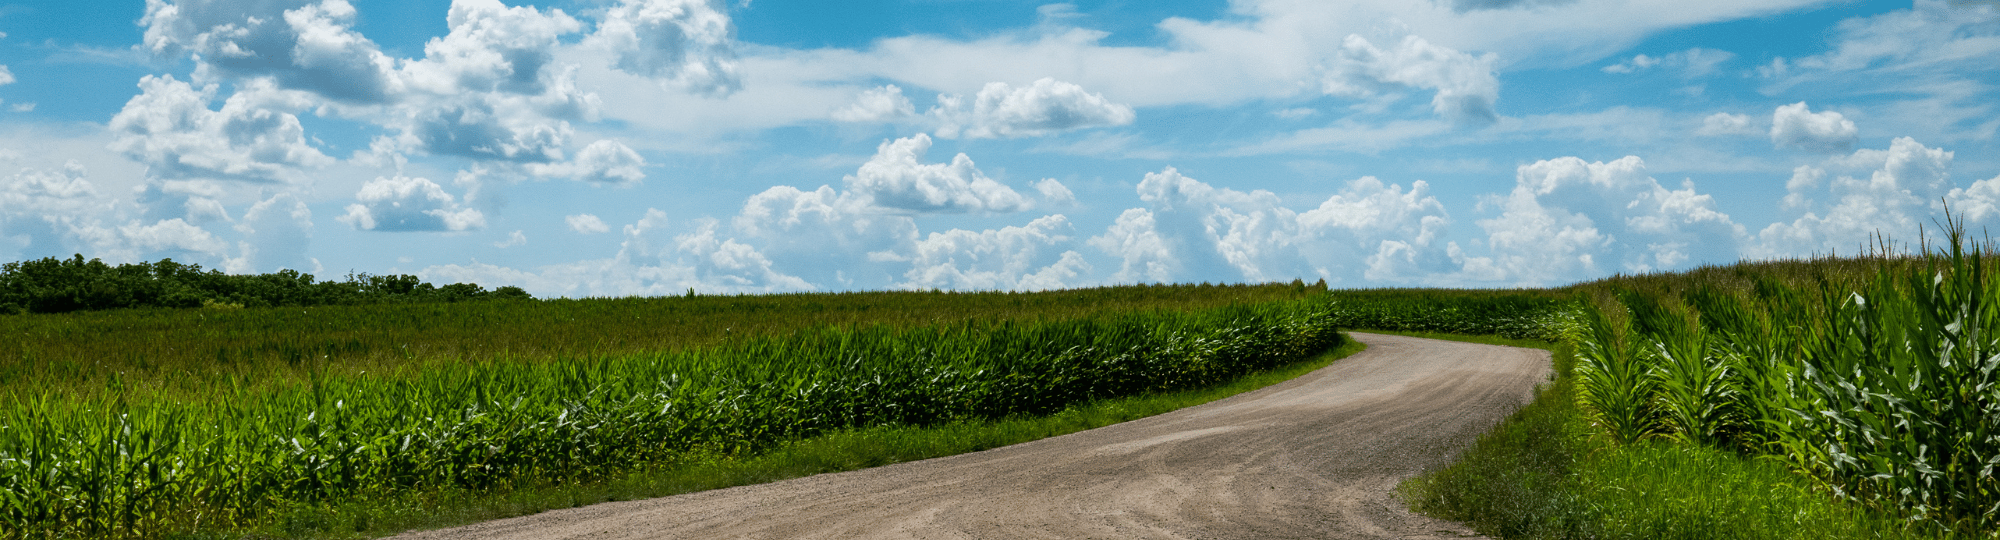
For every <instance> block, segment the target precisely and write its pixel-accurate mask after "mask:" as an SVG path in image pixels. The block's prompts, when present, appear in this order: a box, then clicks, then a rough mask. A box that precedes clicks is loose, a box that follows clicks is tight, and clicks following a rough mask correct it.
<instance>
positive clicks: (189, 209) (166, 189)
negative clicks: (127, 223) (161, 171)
mask: <svg viewBox="0 0 2000 540" xmlns="http://www.w3.org/2000/svg"><path fill="white" fill-rule="evenodd" d="M224 193H225V192H224V190H223V189H222V185H221V184H218V183H215V182H212V181H208V180H160V179H157V178H155V179H150V180H148V181H147V182H146V184H145V185H143V186H140V188H139V191H138V193H137V194H136V196H135V197H134V198H133V202H135V203H138V205H139V208H141V209H142V210H143V211H144V215H143V217H144V218H145V219H148V220H155V221H157V220H164V219H174V218H182V219H185V220H187V221H188V222H189V223H193V224H196V225H202V224H207V223H209V222H213V221H229V211H228V210H227V209H225V208H223V206H222V200H221V199H222V198H223V196H224Z"/></svg>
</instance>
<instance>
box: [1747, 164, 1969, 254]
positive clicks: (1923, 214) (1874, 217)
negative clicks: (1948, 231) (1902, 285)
mask: <svg viewBox="0 0 2000 540" xmlns="http://www.w3.org/2000/svg"><path fill="white" fill-rule="evenodd" d="M1951 160H1952V153H1951V152H1949V151H1946V150H1943V149H1939V148H1929V147H1926V146H1924V145H1923V144H1922V143H1918V142H1917V141H1916V139H1912V138H1909V137H1899V138H1897V139H1896V140H1895V141H1893V142H1891V143H1890V145H1889V148H1888V149H1886V150H1877V149H1872V148H1863V149H1861V150H1856V151H1855V152H1854V153H1853V154H1852V155H1848V156H1840V157H1836V158H1834V159H1830V160H1828V163H1827V167H1829V168H1832V169H1837V170H1841V171H1843V172H1854V173H1859V172H1865V173H1866V175H1865V176H1862V175H1858V174H1840V175H1838V176H1837V177H1836V178H1834V179H1833V180H1831V181H1824V183H1825V184H1826V187H1825V189H1824V190H1823V191H1822V190H1821V189H1820V185H1821V184H1822V182H1823V179H1824V178H1825V177H1826V176H1828V175H1829V174H1830V173H1829V172H1828V171H1824V170H1820V169H1817V168H1812V167H1800V169H1799V170H1798V171H1797V172H1795V173H1794V174H1793V178H1792V181H1791V182H1788V183H1787V186H1786V187H1787V188H1788V191H1790V192H1791V193H1790V194H1789V195H1787V196H1786V197H1785V208H1787V209H1790V210H1797V211H1802V213H1801V214H1793V215H1797V216H1798V217H1797V218H1795V219H1793V220H1792V221H1791V222H1789V223H1787V222H1783V221H1780V222H1777V223H1772V224H1771V225H1769V226H1767V227H1765V228H1764V229H1763V230H1761V231H1759V232H1758V233H1757V239H1758V241H1759V244H1758V245H1757V246H1754V249H1752V250H1750V252H1751V254H1752V255H1753V256H1755V257H1757V258H1769V257H1786V256H1806V255H1812V254H1825V253H1835V252H1839V253H1846V254H1850V255H1852V254H1855V253H1857V252H1858V251H1859V250H1863V249H1865V248H1866V247H1868V246H1871V245H1873V242H1874V240H1875V239H1876V238H1877V235H1885V236H1887V237H1889V238H1891V239H1895V240H1896V241H1898V242H1914V241H1915V240H1916V238H1917V234H1918V231H1919V229H1920V228H1921V227H1923V226H1924V225H1926V224H1928V221H1929V218H1930V217H1931V216H1932V215H1933V213H1934V212H1936V211H1938V210H1941V209H1942V208H1941V206H1942V204H1944V203H1945V202H1946V201H1949V202H1951V203H1952V204H1954V205H1964V206H1966V207H1968V208H1977V207H1980V206H1981V202H1982V198H1983V197H1982V195H1983V193H1984V192H1985V190H1987V189H1990V186H1980V185H1979V184H1977V183H1975V184H1974V186H1973V188H1972V189H1968V190H1959V189H1954V188H1953V186H1952V183H1951V176H1950V173H1949V171H1950V168H1951Z"/></svg>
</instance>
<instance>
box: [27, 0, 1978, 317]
mask: <svg viewBox="0 0 2000 540" xmlns="http://www.w3.org/2000/svg"><path fill="white" fill-rule="evenodd" d="M0 33H4V35H0V262H11V261H21V260H29V259H39V258H43V257H63V258H67V257H70V256H72V255H78V254H80V255H82V256H83V257H85V258H97V259H102V260H104V261H105V262H107V263H131V262H140V261H156V260H159V259H162V258H172V259H173V260H175V261H179V262H183V263H194V264H200V265H203V267H205V268H213V269H218V270H222V271H226V272H231V273H266V272H273V271H277V270H280V269H292V270H297V271H301V272H308V273H311V274H314V275H316V276H318V277H319V278H321V279H341V278H343V277H344V276H347V275H350V274H360V273H367V274H415V275H418V276H421V277H422V278H424V279H425V280H427V281H430V282H433V283H440V284H442V283H453V282H471V283H478V284H480V285H483V286H486V287H488V288H493V287H499V286H504V285H514V286H519V287H522V288H524V289H526V290H527V291H529V292H530V293H533V294H535V295H537V296H543V297H552V296H568V297H602V296H629V295H662V294H684V293H686V292H687V291H689V290H693V291H696V292H698V293H703V294H739V293H769V292H792V291H844V290H881V289H923V290H928V289H944V290H1044V289H1056V288H1074V287H1088V286H1099V285H1115V284H1130V283H1197V282H1211V283H1237V282H1253V283H1255V282H1274V281H1275V282H1284V281H1291V280H1293V279H1303V280H1305V281H1307V282H1311V281H1315V280H1320V279H1323V280H1325V281H1326V282H1327V284H1328V285H1329V286H1333V287H1342V288H1360V287H1403V286H1421V287H1524V286H1526V287H1533V286H1551V285H1562V284H1567V283H1573V282H1577V281H1583V280H1590V279H1596V278H1600V277H1604V276H1609V275H1614V274H1621V273H1622V274H1633V273H1644V272H1656V271H1671V270H1679V269H1687V268H1692V267H1696V266H1700V265H1705V264H1728V263H1733V262H1736V261H1739V260H1746V259H1748V260H1758V259H1772V258H1786V257H1805V256H1814V255H1822V254H1853V253H1856V252H1858V251H1860V250H1862V249H1863V248H1864V247H1865V246H1868V245H1870V244H1871V243H1872V242H1873V241H1874V239H1875V238H1879V237H1882V236H1886V237H1888V238H1890V239H1893V240H1895V241H1900V242H1913V241H1915V240H1916V239H1918V238H1919V235H1921V234H1926V233H1925V232H1923V231H1926V230H1927V231H1929V233H1928V234H1932V235H1935V233H1936V230H1937V228H1938V224H1939V223H1942V222H1943V221H1944V220H1945V215H1946V211H1947V210H1948V211H1949V212H1950V214H1951V215H1952V216H1953V217H1955V218H1957V219H1962V220H1964V221H1965V222H1966V223H1967V224H1968V225H1969V226H1970V227H1971V228H1972V230H1974V231H1975V232H1978V231H1983V230H1986V229H1995V230H2000V153H1996V150H2000V145H1996V142H1995V135H1996V131H2000V92H1996V89H2000V60H1996V59H2000V2H1995V1H1991V0H1916V1H1915V2H1914V3H1913V2H1909V1H1903V2H1882V1H1862V0H1852V1H1825V0H1681V1H1674V2H1663V1H1637V0H1345V1H1324V0H1232V1H1214V0H1187V1H1171V0H1149V1H1144V2H1138V1H1131V0H1108V1H1079V2H1074V3H1044V2H1041V1H1033V2H1029V1H1016V0H857V1H843V2H826V1H821V0H788V1H781V0H577V1H551V2H547V3H522V2H513V1H507V2H502V1H500V0H452V1H433V0H145V1H144V2H133V1H122V2H80V3H79V2H67V1H54V0H45V1H41V0H38V1H30V2H14V3H6V4H4V5H0Z"/></svg>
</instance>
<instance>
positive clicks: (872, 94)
mask: <svg viewBox="0 0 2000 540" xmlns="http://www.w3.org/2000/svg"><path fill="white" fill-rule="evenodd" d="M916 114H917V107H916V105H914V104H911V103H910V98H907V97H904V96H903V89H902V88H897V87H896V85H893V84H890V85H884V86H882V87H881V88H871V89H868V90H863V91H862V92H861V95H859V96H855V98H854V102H853V103H849V104H848V105H847V106H846V107H841V108H840V109H839V110H835V111H833V119H834V120H839V121H842V122H889V121H895V120H900V119H904V118H908V117H911V116H915V115H916Z"/></svg>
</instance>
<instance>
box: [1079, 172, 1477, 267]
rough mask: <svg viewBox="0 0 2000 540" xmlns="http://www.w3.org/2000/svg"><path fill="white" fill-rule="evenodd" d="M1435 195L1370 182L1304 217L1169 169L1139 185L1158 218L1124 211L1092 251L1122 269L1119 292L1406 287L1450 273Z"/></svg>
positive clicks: (1261, 196)
mask: <svg viewBox="0 0 2000 540" xmlns="http://www.w3.org/2000/svg"><path fill="white" fill-rule="evenodd" d="M1428 190H1429V185H1428V184H1426V183H1424V182H1416V183H1413V184H1412V185H1411V187H1410V189H1409V190H1408V191H1405V190H1404V189H1403V187H1402V186H1399V185H1391V184H1385V183H1383V182H1382V181H1381V180H1379V179H1376V178H1374V177H1362V178H1359V179H1356V180H1354V181H1352V182H1349V183H1348V184H1347V185H1346V186H1345V187H1344V189H1342V190H1341V191H1340V192H1339V193H1336V194H1334V195H1333V196H1331V197H1328V198H1327V200H1326V201H1324V202H1322V203H1321V204H1320V205H1319V206H1318V207H1317V208H1313V209H1310V210H1307V211H1305V212H1299V211H1296V210H1292V209H1290V208H1287V207H1285V206H1284V205H1283V204H1282V201H1280V200H1279V198H1278V196H1277V195H1276V194H1273V193H1271V192H1268V191H1263V190H1257V191H1251V192H1242V191H1236V190H1233V189H1229V188H1217V187H1214V186H1211V185H1209V184H1207V183H1205V182H1201V181H1198V180H1195V179H1193V178H1189V177H1187V176H1184V175H1182V174H1180V171H1178V170H1175V169H1173V168H1171V167H1169V168H1167V169H1165V170H1162V171H1160V172H1158V173H1148V174H1147V175H1146V177H1145V179H1144V180H1142V181H1141V182H1140V183H1139V186H1138V193H1139V198H1140V200H1142V201H1145V202H1147V203H1149V204H1150V205H1151V207H1150V208H1133V209H1129V210H1126V211H1125V212H1124V213H1123V214H1121V215H1120V216H1119V217H1118V219H1117V221H1116V222H1115V223H1113V224H1112V226H1111V227H1110V228H1109V229H1107V230H1106V232H1105V233H1104V234H1102V235H1099V236H1096V237H1093V238H1091V239H1090V240H1089V243H1090V245H1091V246H1092V247H1096V248H1098V249H1099V250H1101V251H1103V252H1105V253H1106V254H1108V255H1111V256H1112V257H1114V258H1117V259H1119V260H1120V267H1119V271H1118V272H1117V273H1116V274H1114V275H1113V276H1112V278H1111V279H1112V281H1115V282H1132V281H1169V280H1174V279H1187V278H1192V277H1195V276H1223V275H1228V276H1241V277H1240V279H1243V280H1245V281H1252V282H1260V281H1285V280H1288V279H1293V278H1305V277H1320V278H1325V279H1327V280H1328V281H1329V282H1342V281H1360V280H1362V279H1364V278H1365V279H1375V280H1384V281H1390V282H1396V281H1408V280H1413V279H1418V278H1420V277H1421V276H1420V274H1419V270H1425V271H1429V270H1434V269H1441V268H1442V265H1448V264H1449V263H1450V262H1449V260H1448V257H1446V255H1445V252H1444V251H1443V249H1444V247H1445V246H1446V245H1447V241H1446V240H1445V239H1444V237H1445V233H1446V232H1447V231H1446V230H1447V228H1448V226H1449V224H1450V218H1449V216H1447V215H1446V214H1445V212H1444V207H1443V205H1442V204H1441V203H1439V202H1438V201H1437V199H1436V198H1434V197H1431V196H1430V195H1428V193H1427V191H1428ZM1370 272H1373V275H1369V274H1370Z"/></svg>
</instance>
